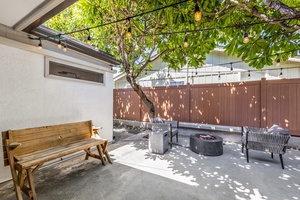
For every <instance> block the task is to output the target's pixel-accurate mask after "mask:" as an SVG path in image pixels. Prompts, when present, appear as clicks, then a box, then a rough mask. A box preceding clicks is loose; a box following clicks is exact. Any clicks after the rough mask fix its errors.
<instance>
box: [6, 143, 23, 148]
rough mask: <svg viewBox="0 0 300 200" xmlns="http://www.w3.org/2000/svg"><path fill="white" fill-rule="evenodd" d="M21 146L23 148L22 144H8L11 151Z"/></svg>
mask: <svg viewBox="0 0 300 200" xmlns="http://www.w3.org/2000/svg"><path fill="white" fill-rule="evenodd" d="M19 146H21V143H18V142H12V143H10V144H8V147H9V148H10V149H15V148H17V147H19Z"/></svg>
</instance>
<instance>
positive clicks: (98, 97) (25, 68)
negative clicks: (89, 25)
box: [0, 0, 119, 182]
mask: <svg viewBox="0 0 300 200" xmlns="http://www.w3.org/2000/svg"><path fill="white" fill-rule="evenodd" d="M70 2H75V1H67V2H66V1H56V0H55V1H24V3H23V1H18V2H15V1H14V0H12V1H5V2H1V5H0V70H1V73H0V94H1V99H0V110H1V116H0V131H1V132H2V131H5V130H8V129H23V128H29V127H37V126H45V125H52V124H62V123H68V122H76V121H84V120H93V123H94V125H96V126H100V127H103V129H101V130H99V133H100V134H101V137H103V138H107V139H108V140H110V141H111V140H112V134H113V132H112V130H113V118H112V116H113V71H112V70H111V65H118V64H119V61H118V60H116V59H115V58H114V57H113V56H111V55H109V54H107V53H105V52H102V51H98V50H95V49H94V48H92V47H90V46H89V45H86V44H85V43H81V42H79V41H76V40H74V39H72V38H68V40H67V45H68V46H67V47H68V50H67V51H66V52H64V51H63V50H62V49H58V48H57V44H56V43H55V41H47V40H43V41H42V45H43V49H38V48H37V45H38V44H39V41H37V40H30V39H28V35H29V34H28V33H29V32H30V34H31V35H32V36H38V37H40V36H43V35H44V36H47V35H51V34H58V33H57V32H55V31H53V30H51V29H48V28H46V27H43V26H39V25H40V24H36V23H37V21H38V22H40V21H41V20H42V21H41V23H42V22H43V20H44V21H45V18H50V17H51V16H53V15H55V14H56V13H55V12H54V11H53V10H55V11H56V12H59V11H60V10H62V9H64V8H65V6H66V4H67V3H70ZM59 3H61V4H59ZM54 8H55V9H54ZM0 137H1V136H0ZM1 141H2V138H1ZM0 151H1V152H0V172H1V173H0V182H3V181H6V180H8V179H10V178H11V173H10V168H9V167H3V153H2V148H1V150H0Z"/></svg>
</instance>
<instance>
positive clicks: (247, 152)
mask: <svg viewBox="0 0 300 200" xmlns="http://www.w3.org/2000/svg"><path fill="white" fill-rule="evenodd" d="M246 157H247V163H248V162H249V151H248V149H247V148H246Z"/></svg>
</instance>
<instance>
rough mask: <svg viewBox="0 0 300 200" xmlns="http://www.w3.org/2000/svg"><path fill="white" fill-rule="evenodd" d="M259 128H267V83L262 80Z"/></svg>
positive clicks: (264, 79)
mask: <svg viewBox="0 0 300 200" xmlns="http://www.w3.org/2000/svg"><path fill="white" fill-rule="evenodd" d="M260 109H261V114H260V127H262V128H266V127H267V81H266V78H262V79H261V82H260Z"/></svg>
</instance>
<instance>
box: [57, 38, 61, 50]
mask: <svg viewBox="0 0 300 200" xmlns="http://www.w3.org/2000/svg"><path fill="white" fill-rule="evenodd" d="M57 48H59V49H61V48H62V45H61V41H60V40H58V42H57Z"/></svg>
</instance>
